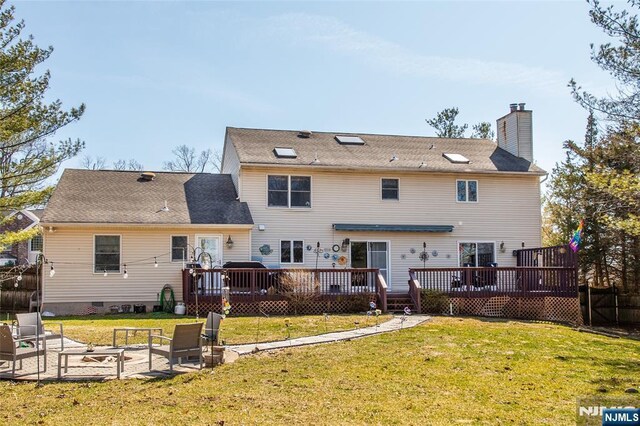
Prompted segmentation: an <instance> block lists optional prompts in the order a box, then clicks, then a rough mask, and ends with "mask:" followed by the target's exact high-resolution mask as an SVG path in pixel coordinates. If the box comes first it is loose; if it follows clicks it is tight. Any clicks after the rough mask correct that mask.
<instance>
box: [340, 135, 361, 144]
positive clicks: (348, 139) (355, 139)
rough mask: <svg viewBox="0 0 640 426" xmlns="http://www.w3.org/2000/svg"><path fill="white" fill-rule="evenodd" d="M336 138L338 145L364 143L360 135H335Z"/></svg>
mask: <svg viewBox="0 0 640 426" xmlns="http://www.w3.org/2000/svg"><path fill="white" fill-rule="evenodd" d="M336 140H337V141H338V143H339V144H340V145H364V141H363V140H362V138H361V137H360V136H336Z"/></svg>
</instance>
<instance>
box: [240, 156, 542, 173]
mask: <svg viewBox="0 0 640 426" xmlns="http://www.w3.org/2000/svg"><path fill="white" fill-rule="evenodd" d="M417 161H421V160H420V159H418V160H417ZM416 164H419V163H416ZM240 165H241V166H242V167H245V168H247V169H300V170H309V168H310V166H308V165H306V164H279V163H259V162H248V161H241V162H240ZM313 170H314V171H315V170H327V171H335V170H340V171H353V172H358V173H362V172H371V173H389V171H390V169H389V168H371V167H367V166H326V165H325V166H320V165H318V166H313ZM393 172H394V173H411V174H424V173H430V174H434V175H460V174H461V173H465V174H469V175H473V174H477V175H502V176H547V175H548V174H549V173H548V172H546V171H544V172H535V171H532V172H513V171H508V172H506V171H501V170H468V171H460V170H453V169H452V170H447V171H442V170H434V169H431V168H429V167H426V168H421V169H418V167H417V166H416V167H415V169H414V170H412V169H408V168H400V167H398V168H395V169H393Z"/></svg>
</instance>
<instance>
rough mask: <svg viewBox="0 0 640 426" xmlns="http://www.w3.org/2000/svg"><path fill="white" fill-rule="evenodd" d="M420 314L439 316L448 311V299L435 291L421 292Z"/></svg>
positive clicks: (443, 294)
mask: <svg viewBox="0 0 640 426" xmlns="http://www.w3.org/2000/svg"><path fill="white" fill-rule="evenodd" d="M420 304H421V305H422V312H429V313H433V314H441V313H445V312H447V310H448V309H449V297H448V296H447V295H446V294H445V293H442V292H439V291H436V290H422V291H421V293H420Z"/></svg>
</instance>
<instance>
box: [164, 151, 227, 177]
mask: <svg viewBox="0 0 640 426" xmlns="http://www.w3.org/2000/svg"><path fill="white" fill-rule="evenodd" d="M171 152H172V153H173V155H174V156H175V157H174V159H173V160H171V161H165V162H164V164H163V166H162V168H163V169H164V170H169V171H172V172H190V173H204V172H208V171H213V172H216V173H219V172H220V164H221V161H222V156H221V155H220V153H219V152H218V151H213V150H211V149H206V150H204V151H201V152H200V153H199V154H196V150H195V148H193V147H188V146H187V145H179V146H177V147H176V148H174V149H173V151H171Z"/></svg>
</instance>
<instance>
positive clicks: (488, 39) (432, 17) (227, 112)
mask: <svg viewBox="0 0 640 426" xmlns="http://www.w3.org/2000/svg"><path fill="white" fill-rule="evenodd" d="M13 4H15V6H16V9H17V10H16V14H17V16H18V18H20V19H24V20H25V22H26V25H27V28H26V32H27V33H30V34H33V35H34V37H35V40H36V42H37V43H38V44H39V45H41V46H47V45H53V46H54V48H55V51H54V53H53V55H52V57H51V58H50V60H49V61H47V63H46V67H47V68H48V69H50V71H51V73H52V80H51V86H52V88H51V90H50V93H49V94H50V95H51V96H52V97H55V98H60V99H61V100H62V101H63V102H64V104H65V105H67V106H73V105H78V104H79V103H81V102H85V103H86V104H87V112H86V114H85V116H84V117H83V118H82V120H81V121H80V122H78V123H77V124H73V125H71V126H68V128H65V129H64V130H62V131H60V132H59V133H58V134H57V135H56V137H57V138H67V137H72V138H81V139H83V140H84V141H85V142H86V144H87V148H86V151H85V154H89V155H92V156H94V157H95V156H102V157H105V158H106V159H107V160H108V162H109V163H110V162H112V161H114V160H117V159H119V158H123V159H128V158H135V159H136V160H138V161H139V162H141V163H142V164H143V165H144V166H145V167H146V168H147V169H154V170H160V169H161V167H162V163H163V161H165V160H169V159H170V158H171V156H172V155H171V150H172V149H173V147H175V146H176V145H179V144H187V145H190V146H193V147H196V148H197V149H205V148H213V149H218V150H221V149H222V143H223V138H224V129H225V127H226V126H237V127H259V128H277V129H310V130H326V131H332V130H333V131H340V132H363V133H364V132H367V133H388V134H410V135H426V136H428V135H433V129H431V128H430V127H429V126H428V125H427V124H426V123H425V118H430V117H433V116H434V115H435V114H436V113H437V112H438V111H440V110H442V109H443V108H446V107H450V106H457V107H459V108H460V116H459V119H460V121H461V122H467V123H469V124H470V125H471V124H474V123H477V122H480V121H489V122H491V123H492V124H493V126H494V128H495V120H496V119H497V118H498V117H500V116H502V115H504V114H506V113H507V112H508V105H509V103H511V102H526V103H527V108H530V109H532V110H533V114H534V117H533V118H534V156H535V159H536V161H537V163H538V164H539V165H540V166H541V167H543V168H545V169H546V170H548V171H551V169H552V167H553V165H554V164H555V163H556V162H557V161H559V160H561V159H562V158H563V152H562V142H563V141H564V140H566V139H574V140H582V138H583V136H584V128H585V120H586V113H585V111H584V110H583V109H581V108H580V106H578V105H577V104H576V103H575V102H574V101H573V100H572V98H571V96H570V94H569V89H568V88H567V82H568V81H569V79H570V78H571V77H575V78H576V79H577V80H578V82H579V83H580V84H582V85H583V86H584V87H586V88H588V89H590V90H592V91H593V92H595V93H598V94H604V93H607V91H612V90H613V89H614V85H613V82H612V80H611V79H610V78H609V76H608V75H607V74H606V73H604V72H603V71H601V70H600V69H599V68H598V67H597V66H596V65H594V64H593V63H592V62H591V61H590V59H589V53H590V49H589V43H591V42H595V43H596V44H597V43H599V42H602V41H604V40H605V38H604V35H603V34H602V33H601V32H600V31H599V30H598V29H597V28H596V27H595V26H594V25H593V24H592V23H591V22H590V21H589V17H588V14H587V12H588V6H587V4H586V3H584V2H582V1H565V2H548V1H546V2H506V1H505V2H492V3H485V2H475V1H467V2H453V1H452V2H407V3H404V2H375V3H367V2H353V3H348V2H346V3H345V2H317V3H316V2H260V3H252V2H236V3H223V2H56V1H48V2H14V3H13ZM621 5H622V4H621ZM80 157H81V156H80ZM80 157H79V158H80ZM79 158H78V159H74V160H71V161H69V162H68V163H66V164H65V166H66V167H77V166H79Z"/></svg>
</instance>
